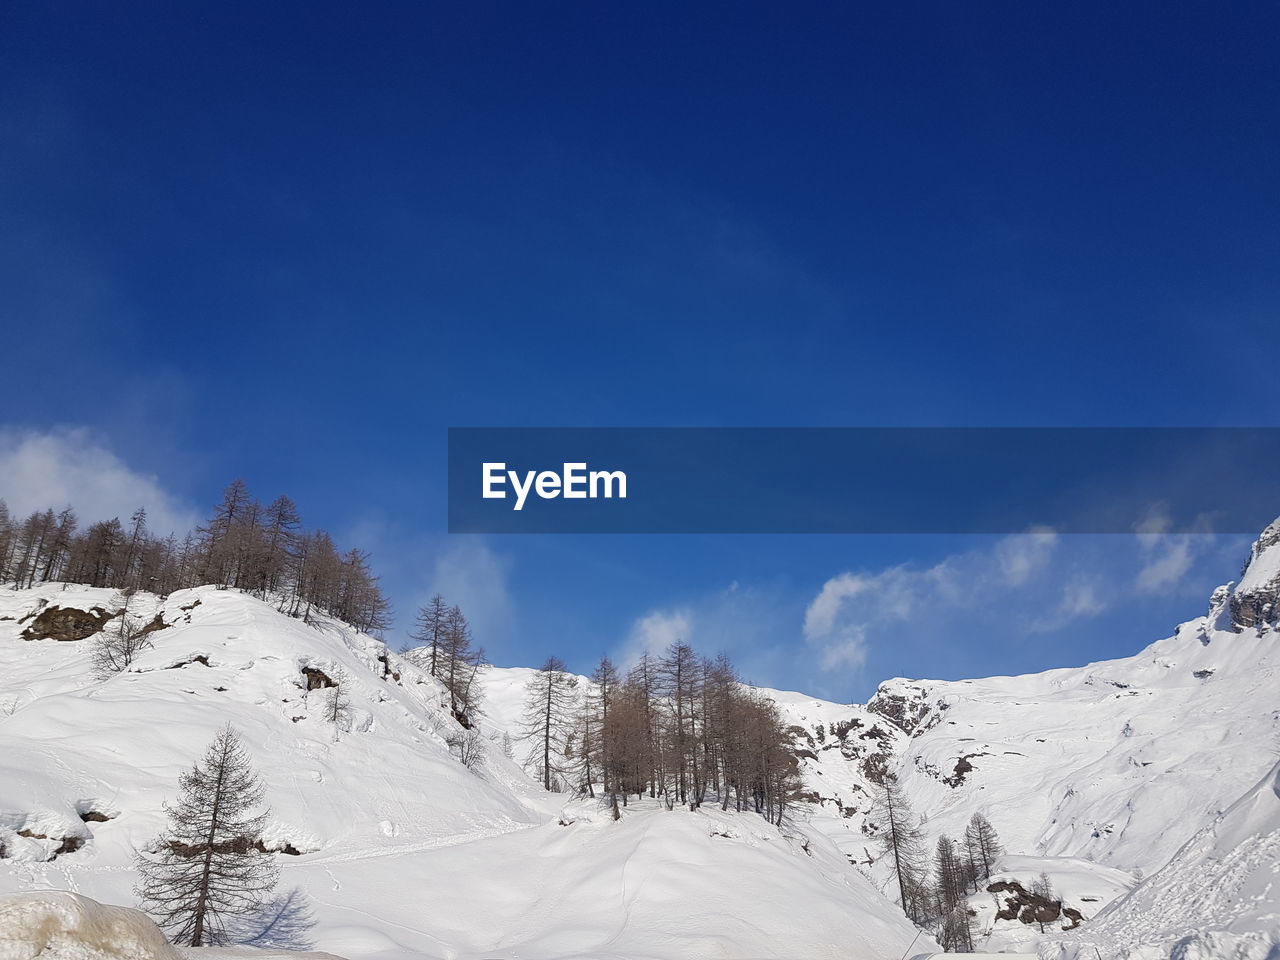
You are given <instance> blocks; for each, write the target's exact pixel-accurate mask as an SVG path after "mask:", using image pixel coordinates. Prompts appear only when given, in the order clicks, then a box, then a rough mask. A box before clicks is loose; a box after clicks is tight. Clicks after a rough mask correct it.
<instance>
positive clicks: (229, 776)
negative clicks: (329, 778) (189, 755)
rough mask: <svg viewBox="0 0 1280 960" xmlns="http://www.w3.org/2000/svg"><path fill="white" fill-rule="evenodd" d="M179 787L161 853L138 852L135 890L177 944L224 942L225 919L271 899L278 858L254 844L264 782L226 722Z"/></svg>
mask: <svg viewBox="0 0 1280 960" xmlns="http://www.w3.org/2000/svg"><path fill="white" fill-rule="evenodd" d="M178 785H179V791H180V793H179V797H178V802H177V804H176V805H174V806H172V807H171V806H169V805H168V804H165V813H166V814H168V817H169V825H168V827H167V828H166V829H165V831H164V832H163V833H161V834H160V836H159V837H158V838H157V840H156V842H155V844H154V845H153V846H154V849H155V852H154V853H153V854H148V853H146V852H140V853H139V854H138V857H137V868H138V871H139V873H140V874H141V877H140V879H139V881H138V884H137V886H136V887H135V890H134V892H135V893H136V894H137V896H138V899H139V901H140V902H141V904H142V906H143V909H145V910H146V911H147V912H148V913H150V914H151V915H152V916H153V917H154V918H155V919H156V922H157V923H159V924H160V926H162V927H165V928H166V929H167V930H169V931H170V937H171V939H172V940H173V941H174V942H176V943H183V944H190V945H191V946H193V947H200V946H206V945H210V944H214V945H216V944H221V943H225V942H226V936H227V921H228V920H233V919H235V918H238V917H243V916H246V915H248V914H250V913H252V912H253V911H254V910H255V909H257V908H258V907H259V906H260V905H261V904H262V903H263V902H264V901H266V900H267V899H269V897H270V895H271V891H272V890H273V889H274V887H275V885H276V880H277V878H278V875H279V870H278V867H277V866H276V863H275V859H274V857H273V856H272V855H271V854H269V853H263V852H261V851H260V850H258V849H257V846H256V842H257V840H258V837H259V834H260V833H261V831H262V826H263V823H264V821H265V818H266V811H265V810H259V808H260V807H261V806H262V802H263V794H264V791H263V787H262V783H261V781H259V780H258V777H257V774H255V773H254V771H253V768H252V767H251V766H250V763H249V756H248V754H247V753H246V751H245V748H244V745H243V744H242V743H241V741H240V737H239V735H238V734H237V733H236V731H235V729H234V728H233V727H231V726H230V725H229V724H228V725H227V726H225V727H223V728H222V729H221V730H220V731H218V734H217V736H216V737H214V739H213V742H212V743H210V744H209V746H208V748H207V749H206V750H205V754H204V757H203V758H202V759H201V760H200V761H199V762H197V763H196V764H195V766H194V767H192V768H191V770H189V771H188V772H187V773H184V774H183V775H182V776H181V777H180V778H179V780H178Z"/></svg>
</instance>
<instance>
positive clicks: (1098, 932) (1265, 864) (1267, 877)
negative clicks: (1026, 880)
mask: <svg viewBox="0 0 1280 960" xmlns="http://www.w3.org/2000/svg"><path fill="white" fill-rule="evenodd" d="M1277 891H1280V764H1276V765H1275V766H1274V767H1273V768H1272V769H1271V771H1270V772H1269V773H1268V774H1267V775H1266V776H1264V777H1263V778H1262V780H1261V781H1259V782H1258V783H1257V785H1256V786H1254V788H1253V789H1251V790H1250V791H1249V792H1248V793H1246V794H1245V795H1244V796H1243V797H1241V798H1240V800H1238V801H1237V802H1236V803H1235V804H1233V805H1232V806H1231V807H1230V808H1229V809H1228V810H1226V811H1225V812H1223V814H1222V815H1221V816H1220V817H1218V818H1217V819H1216V820H1215V821H1214V822H1213V823H1211V824H1209V825H1208V826H1206V827H1205V828H1204V829H1202V830H1200V831H1199V832H1198V833H1197V834H1196V835H1195V836H1194V837H1192V838H1191V839H1190V840H1188V841H1187V842H1186V843H1185V844H1184V845H1183V846H1182V847H1181V849H1179V850H1178V852H1177V853H1176V854H1175V855H1174V857H1173V858H1172V859H1171V860H1170V861H1169V863H1168V864H1166V865H1165V866H1164V868H1163V869H1161V870H1160V871H1158V872H1157V873H1156V874H1154V875H1153V876H1152V877H1151V878H1150V879H1148V880H1147V881H1146V882H1145V883H1143V884H1142V885H1141V886H1139V887H1137V888H1136V889H1135V890H1134V891H1133V892H1132V893H1129V894H1128V895H1127V896H1125V897H1124V898H1122V899H1120V900H1117V901H1116V902H1115V903H1113V904H1112V905H1111V906H1110V907H1108V908H1107V909H1106V910H1105V911H1103V912H1102V913H1101V914H1100V915H1099V916H1098V917H1097V918H1096V920H1095V921H1094V922H1093V923H1092V924H1089V925H1087V926H1084V927H1081V928H1080V929H1079V930H1078V931H1073V932H1072V933H1071V934H1067V935H1062V936H1061V937H1059V938H1055V939H1054V940H1051V941H1049V942H1047V943H1045V944H1044V945H1043V946H1042V947H1041V955H1042V956H1043V957H1046V958H1048V957H1053V958H1061V960H1086V958H1089V957H1093V956H1095V953H1094V950H1095V948H1098V947H1101V948H1104V949H1105V948H1106V947H1107V946H1108V945H1114V944H1118V943H1119V944H1124V945H1125V946H1126V948H1127V949H1128V950H1129V955H1130V956H1131V957H1134V958H1139V960H1156V958H1162V957H1169V956H1173V957H1178V958H1179V960H1191V958H1202V957H1228V956H1229V957H1233V958H1236V960H1264V958H1270V957H1274V956H1275V955H1276V951H1277V950H1278V949H1280V899H1278V897H1277Z"/></svg>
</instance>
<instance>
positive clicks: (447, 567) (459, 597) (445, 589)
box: [402, 536, 512, 642]
mask: <svg viewBox="0 0 1280 960" xmlns="http://www.w3.org/2000/svg"><path fill="white" fill-rule="evenodd" d="M509 575H510V561H509V560H508V559H507V558H505V557H503V556H500V555H499V554H497V553H495V552H494V551H493V550H492V549H491V548H490V547H489V544H488V543H487V542H486V541H485V539H484V538H483V537H478V536H457V537H451V538H450V539H449V540H448V542H447V543H446V544H445V546H444V548H443V549H442V550H441V551H440V553H438V554H437V555H436V557H435V561H434V563H433V565H432V571H431V575H430V577H429V579H428V582H427V584H426V585H425V589H424V590H423V591H422V593H421V595H420V597H419V605H421V604H422V603H425V602H426V601H427V600H428V599H429V598H430V597H431V596H433V595H435V594H437V593H438V594H440V595H441V596H443V597H444V598H445V600H447V601H448V602H449V603H450V604H451V605H453V604H456V605H457V606H459V607H461V608H462V609H463V611H464V612H465V613H466V615H467V619H468V620H469V621H470V623H471V628H472V630H473V631H474V632H475V634H476V636H477V637H478V638H480V640H481V642H483V641H484V638H485V637H501V636H504V635H505V634H506V632H507V628H508V626H509V624H510V620H511V612H512V603H511V589H510V584H509ZM412 616H413V611H405V613H404V614H403V616H402V619H403V620H404V627H405V632H407V631H408V629H409V622H410V620H411V618H412Z"/></svg>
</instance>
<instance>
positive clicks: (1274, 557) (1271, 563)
mask: <svg viewBox="0 0 1280 960" xmlns="http://www.w3.org/2000/svg"><path fill="white" fill-rule="evenodd" d="M1231 619H1232V622H1233V623H1235V625H1236V627H1237V628H1238V629H1242V630H1243V629H1248V628H1250V627H1258V626H1263V625H1266V624H1273V623H1277V622H1278V621H1280V519H1277V520H1275V521H1273V522H1272V524H1271V525H1270V526H1269V527H1267V529H1265V530H1263V531H1262V535H1261V536H1259V537H1258V539H1257V540H1255V541H1254V543H1253V548H1252V549H1251V550H1250V551H1249V561H1248V562H1247V563H1246V564H1245V567H1244V570H1243V571H1242V572H1241V574H1240V582H1239V583H1238V584H1237V585H1236V588H1235V590H1234V591H1232V594H1231Z"/></svg>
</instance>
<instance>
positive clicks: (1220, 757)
mask: <svg viewBox="0 0 1280 960" xmlns="http://www.w3.org/2000/svg"><path fill="white" fill-rule="evenodd" d="M1278 613H1280V521H1277V522H1275V523H1272V524H1271V525H1270V526H1269V527H1267V529H1266V530H1265V531H1264V532H1263V533H1262V535H1261V536H1260V537H1259V539H1258V540H1257V542H1255V543H1254V545H1253V548H1252V550H1251V553H1250V557H1249V560H1248V562H1247V564H1246V567H1245V569H1244V571H1243V573H1242V575H1241V578H1240V581H1239V582H1238V583H1236V584H1227V585H1225V586H1223V587H1220V588H1218V590H1216V591H1215V592H1214V594H1213V597H1212V598H1211V600H1210V603H1209V609H1208V612H1207V613H1206V614H1205V615H1204V616H1202V617H1198V618H1196V619H1195V620H1192V621H1190V622H1188V623H1184V624H1181V625H1180V626H1179V627H1178V628H1177V629H1176V631H1175V632H1174V634H1173V635H1172V636H1171V637H1168V638H1166V639H1163V640H1160V641H1157V642H1156V643H1153V644H1152V645H1150V646H1149V647H1147V648H1146V649H1145V650H1143V651H1141V652H1140V653H1137V654H1136V655H1134V656H1132V657H1127V658H1123V659H1118V660H1111V661H1106V662H1102V663H1094V664H1089V665H1087V666H1084V667H1075V668H1065V669H1058V670H1050V671H1047V672H1045V673H1040V674H1033V675H1027V676H1019V677H993V678H987V679H976V680H963V681H952V682H948V681H934V680H922V681H913V680H906V679H900V678H899V679H894V680H889V681H887V682H885V683H883V684H881V685H880V688H879V690H878V691H877V693H876V695H875V696H874V697H873V698H872V700H871V701H870V702H869V703H868V704H867V705H866V706H865V707H860V706H856V705H855V706H850V707H841V706H839V705H836V704H830V703H824V702H821V701H815V700H812V699H809V698H805V697H802V696H800V695H798V694H790V693H774V694H773V696H774V697H775V699H776V700H777V701H778V702H779V704H781V705H782V706H783V708H784V709H785V710H786V711H787V712H788V713H789V715H790V716H791V717H792V719H793V722H794V723H795V724H796V727H797V730H796V745H797V752H798V754H799V756H800V758H801V764H802V767H803V769H804V771H805V775H806V783H807V785H808V788H809V789H810V790H811V791H813V793H814V794H815V795H816V798H815V800H816V802H815V819H814V826H816V827H820V828H822V829H823V832H825V833H826V834H827V835H828V836H830V837H831V838H832V839H833V840H834V841H835V842H836V843H837V845H838V846H839V847H840V848H841V849H842V850H844V851H845V852H846V853H847V854H848V855H849V856H850V857H851V858H854V859H857V860H861V861H863V862H864V864H865V865H866V866H868V867H869V869H870V872H871V874H872V876H874V877H877V878H878V879H879V880H880V882H881V883H882V884H883V883H884V881H885V880H886V879H887V877H886V874H885V872H884V866H883V865H880V864H869V863H866V861H869V860H871V859H873V858H874V847H873V845H872V844H871V843H870V842H868V838H867V835H866V834H867V832H868V831H870V830H873V829H874V825H873V824H872V823H870V822H868V821H867V820H866V818H865V815H866V812H867V805H868V804H867V800H868V795H869V793H871V792H872V791H873V790H874V783H873V782H870V781H872V780H874V778H875V777H876V775H877V772H878V771H879V770H880V769H885V770H888V771H891V772H893V773H895V774H897V776H898V777H899V779H900V781H901V782H902V783H903V784H904V786H905V787H906V790H907V793H908V795H909V796H910V797H911V799H912V802H913V803H914V805H915V807H916V810H917V811H918V812H922V813H925V814H927V817H928V821H927V823H926V824H925V830H926V833H927V834H928V836H929V837H930V838H931V839H932V838H936V837H937V836H938V835H940V834H943V833H946V834H950V835H951V836H959V835H961V833H962V831H963V828H964V824H965V822H966V821H967V820H968V818H969V817H970V816H971V815H972V814H973V813H974V812H975V811H977V812H982V813H983V814H984V815H985V816H986V817H987V818H988V819H989V820H990V821H991V822H992V823H993V824H994V825H995V826H996V828H997V830H998V831H999V833H1000V836H1001V838H1002V839H1003V841H1004V843H1005V846H1006V848H1007V849H1008V851H1009V852H1010V853H1011V854H1017V855H1021V856H1020V857H1010V858H1006V862H1005V864H1004V865H1003V866H1005V867H1006V868H1008V870H1009V873H1008V875H1007V876H1003V879H1004V880H1006V881H1012V880H1014V879H1015V876H1016V877H1020V878H1021V881H1022V883H1023V884H1024V885H1025V886H1027V887H1030V885H1031V880H1032V879H1034V878H1035V877H1036V875H1037V874H1038V873H1040V872H1042V871H1043V872H1046V873H1048V874H1049V875H1050V878H1051V879H1054V880H1055V885H1056V886H1057V887H1058V888H1059V890H1070V889H1076V888H1079V889H1081V890H1083V889H1085V888H1088V889H1089V891H1090V893H1089V894H1088V895H1087V898H1086V899H1084V900H1077V903H1076V906H1077V908H1078V909H1079V910H1080V911H1081V913H1082V914H1083V916H1084V917H1085V918H1088V917H1092V916H1093V915H1094V914H1095V913H1097V912H1098V910H1099V909H1101V908H1102V907H1103V906H1104V905H1105V904H1106V903H1107V902H1108V901H1110V900H1111V899H1112V898H1114V897H1115V896H1117V895H1119V894H1121V893H1123V892H1124V891H1125V889H1126V888H1127V886H1130V885H1133V884H1136V882H1137V879H1138V878H1140V877H1141V876H1143V875H1144V874H1151V873H1152V872H1153V871H1155V870H1158V869H1160V868H1161V867H1163V866H1164V865H1165V864H1166V862H1168V861H1169V860H1170V858H1171V857H1173V856H1174V854H1175V853H1178V855H1179V856H1184V855H1185V850H1184V851H1183V852H1181V853H1179V850H1180V848H1182V847H1183V844H1184V843H1185V842H1186V841H1187V839H1188V838H1189V837H1190V836H1191V835H1192V834H1193V833H1195V832H1196V831H1197V830H1199V829H1200V828H1202V827H1205V826H1206V825H1208V824H1212V823H1215V822H1217V819H1218V818H1219V817H1220V816H1222V815H1223V813H1224V811H1226V810H1227V809H1228V808H1230V807H1232V804H1234V803H1236V801H1237V800H1238V799H1239V798H1240V797H1241V796H1242V795H1243V794H1245V793H1246V792H1247V791H1250V790H1251V789H1252V788H1253V787H1254V785H1255V784H1256V783H1257V782H1258V778H1259V777H1261V776H1263V774H1264V773H1265V772H1266V771H1267V770H1268V769H1269V768H1270V767H1271V764H1272V763H1273V762H1274V760H1275V756H1276V752H1277V748H1278V745H1280V676H1278V674H1277V668H1278V667H1280V629H1278V628H1277V614H1278ZM1082 871H1083V872H1082ZM1089 873H1092V877H1091V878H1089V879H1088V880H1086V878H1085V875H1086V874H1089ZM1126 876H1127V877H1128V878H1129V879H1128V880H1126ZM993 879H994V880H999V879H1001V877H1000V876H997V877H995V878H993ZM1144 889H1149V887H1147V886H1143V887H1139V890H1144ZM1108 891H1109V892H1108ZM985 899H986V901H987V902H988V903H990V902H991V900H992V898H991V897H986V898H985ZM1066 899H1067V901H1069V900H1070V898H1069V897H1068V898H1066ZM1264 899H1265V898H1264ZM1269 902H1270V904H1271V907H1270V909H1271V921H1270V922H1271V924H1272V929H1273V936H1276V937H1280V920H1277V918H1276V914H1277V912H1278V911H1280V908H1277V906H1276V904H1277V893H1276V892H1275V891H1274V890H1273V891H1272V892H1271V893H1270V901H1269ZM995 913H996V911H995V910H986V909H985V908H984V909H983V910H981V911H979V916H980V921H981V922H980V924H979V925H980V926H982V925H983V922H985V924H986V926H985V929H984V930H982V931H980V932H989V931H995V932H997V933H998V934H999V933H1000V931H998V930H996V928H997V927H1001V926H1004V927H1008V926H1009V923H1007V922H1005V923H1003V924H1002V923H1001V922H999V921H996V920H995ZM1071 922H1072V921H1071V920H1069V919H1067V918H1063V920H1062V921H1061V923H1060V924H1059V926H1061V925H1063V924H1070V923H1071ZM1204 922H1206V923H1208V922H1210V921H1209V920H1208V919H1207V918H1206V919H1205V921H1204ZM1135 924H1136V926H1132V927H1126V928H1125V931H1126V933H1125V936H1128V935H1129V934H1130V933H1132V931H1133V930H1136V929H1138V928H1139V927H1140V926H1141V923H1140V922H1139V921H1135ZM1013 925H1014V926H1015V927H1016V926H1017V921H1013ZM1115 929H1116V930H1117V931H1118V930H1119V928H1115ZM1002 937H1003V934H1000V935H998V936H996V937H995V938H994V940H993V941H992V944H991V945H992V946H993V947H994V946H1000V947H1002V948H1003V947H1005V946H1013V945H1015V944H1016V943H1017V942H1018V940H1019V938H1018V937H1013V938H1012V940H1010V939H1009V938H1008V937H1004V938H1003V939H1002ZM1118 942H1121V941H1119V940H1113V941H1111V943H1112V946H1113V947H1114V946H1115V945H1116V943H1118Z"/></svg>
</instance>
